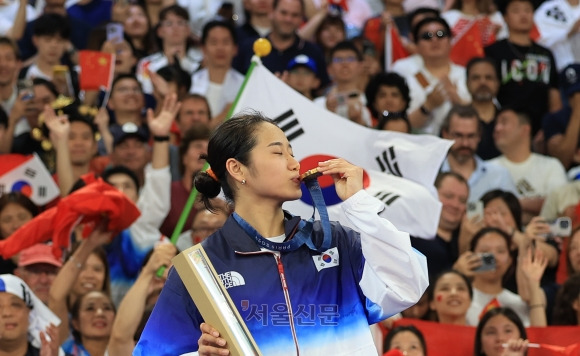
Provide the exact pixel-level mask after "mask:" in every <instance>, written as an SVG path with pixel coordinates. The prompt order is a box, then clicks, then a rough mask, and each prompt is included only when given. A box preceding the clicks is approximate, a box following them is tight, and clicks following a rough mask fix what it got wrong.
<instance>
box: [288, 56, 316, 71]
mask: <svg viewBox="0 0 580 356" xmlns="http://www.w3.org/2000/svg"><path fill="white" fill-rule="evenodd" d="M298 66H303V67H306V68H308V69H310V70H311V71H312V72H314V75H318V70H317V69H316V62H314V60H313V59H312V58H310V57H308V56H307V55H305V54H299V55H297V56H296V57H294V58H292V60H291V61H290V62H289V63H288V70H292V69H294V68H296V67H298Z"/></svg>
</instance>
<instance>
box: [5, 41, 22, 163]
mask: <svg viewBox="0 0 580 356" xmlns="http://www.w3.org/2000/svg"><path fill="white" fill-rule="evenodd" d="M0 57H1V58H2V59H3V60H2V61H0V104H1V105H2V108H3V109H4V111H5V112H6V113H10V111H11V110H12V106H13V105H14V103H15V102H16V99H17V97H18V94H19V93H18V90H17V87H16V78H17V73H18V68H19V67H20V53H19V51H18V47H17V46H16V44H15V43H14V42H13V41H12V40H11V39H9V38H8V37H0ZM0 152H1V151H0Z"/></svg>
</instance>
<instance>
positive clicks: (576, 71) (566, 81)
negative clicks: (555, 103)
mask: <svg viewBox="0 0 580 356" xmlns="http://www.w3.org/2000/svg"><path fill="white" fill-rule="evenodd" d="M560 83H561V85H562V88H563V89H564V93H565V94H566V95H567V96H571V95H573V94H574V93H577V92H580V63H573V64H570V65H568V66H567V67H566V68H564V70H563V71H562V74H560Z"/></svg>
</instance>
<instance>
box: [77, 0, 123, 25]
mask: <svg viewBox="0 0 580 356" xmlns="http://www.w3.org/2000/svg"><path fill="white" fill-rule="evenodd" d="M112 5H113V2H111V1H106V0H84V1H77V2H76V3H75V4H73V5H70V6H67V9H66V12H67V13H68V15H69V16H70V17H72V18H75V19H77V20H79V21H82V22H84V23H86V24H88V25H90V26H91V28H95V27H97V26H99V25H101V24H102V23H104V22H109V21H111V13H112Z"/></svg>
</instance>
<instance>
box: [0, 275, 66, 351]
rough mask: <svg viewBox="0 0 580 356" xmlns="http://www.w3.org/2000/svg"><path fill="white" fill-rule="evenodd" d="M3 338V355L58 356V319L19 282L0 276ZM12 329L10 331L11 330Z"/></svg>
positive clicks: (18, 279)
mask: <svg viewBox="0 0 580 356" xmlns="http://www.w3.org/2000/svg"><path fill="white" fill-rule="evenodd" d="M0 281H1V283H0V303H1V304H2V315H1V320H2V324H3V326H4V325H6V326H4V327H3V328H2V333H1V334H2V337H1V338H0V352H2V353H5V354H6V355H58V354H59V351H60V350H59V347H58V345H59V344H58V342H57V340H58V339H57V338H56V336H57V332H56V326H55V324H58V322H59V319H58V318H57V317H56V315H54V313H53V312H51V311H50V309H48V308H47V307H46V306H45V305H44V304H43V303H42V302H41V301H40V300H39V299H38V297H36V295H34V293H33V292H32V291H31V290H30V288H29V287H28V286H27V285H26V283H24V282H23V281H22V280H21V279H20V278H18V277H16V276H13V275H10V274H2V275H0ZM10 326H12V327H10ZM49 340H50V341H49Z"/></svg>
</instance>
